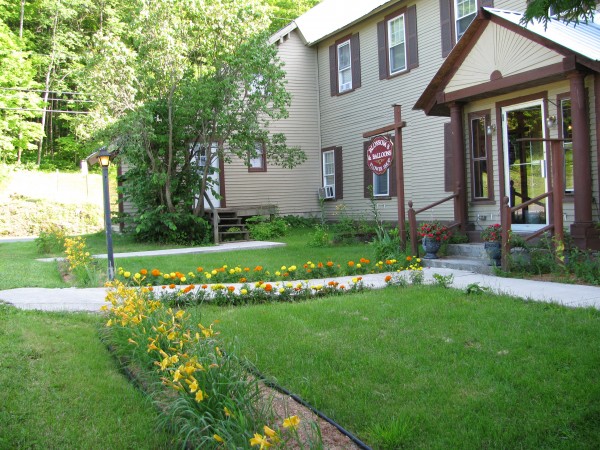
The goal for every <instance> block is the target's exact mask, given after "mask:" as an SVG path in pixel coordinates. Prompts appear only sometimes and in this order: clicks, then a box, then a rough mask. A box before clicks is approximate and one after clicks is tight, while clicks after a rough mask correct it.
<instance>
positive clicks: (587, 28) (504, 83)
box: [413, 8, 600, 116]
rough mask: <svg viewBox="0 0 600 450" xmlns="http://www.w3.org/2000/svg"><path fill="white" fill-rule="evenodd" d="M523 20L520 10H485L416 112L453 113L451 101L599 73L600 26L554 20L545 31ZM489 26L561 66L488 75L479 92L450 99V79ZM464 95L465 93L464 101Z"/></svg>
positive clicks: (427, 92)
mask: <svg viewBox="0 0 600 450" xmlns="http://www.w3.org/2000/svg"><path fill="white" fill-rule="evenodd" d="M522 17H523V15H522V14H521V13H517V12H512V11H504V10H500V9H494V8H482V9H481V10H480V12H479V14H478V15H477V18H476V19H475V20H474V21H473V23H472V24H471V25H470V26H469V28H468V29H467V31H466V32H465V34H464V35H463V37H462V38H461V39H460V40H459V41H458V43H457V44H456V46H455V47H454V48H453V49H452V51H451V52H450V54H449V55H448V57H447V58H446V60H445V61H444V63H443V64H442V65H441V67H440V69H439V70H438V71H437V73H436V74H435V76H434V77H433V79H432V80H431V81H430V83H429V85H428V86H427V87H426V88H425V90H424V92H423V94H422V95H421V96H420V97H419V99H418V100H417V102H416V104H415V105H414V108H413V109H417V110H418V109H421V110H424V111H425V113H426V114H427V115H434V116H448V115H449V114H450V113H449V107H448V103H450V102H451V101H463V102H464V101H469V100H474V99H477V98H487V97H492V96H495V95H499V94H502V93H506V92H510V91H514V90H515V89H519V88H525V87H532V86H539V85H541V84H545V83H548V82H550V81H556V80H558V79H564V78H565V77H566V73H567V72H569V71H571V70H574V69H576V68H577V67H583V68H586V70H591V71H595V72H600V24H597V23H594V22H588V23H584V22H580V23H579V24H577V25H575V24H566V23H564V22H562V21H560V20H557V19H550V20H549V21H548V25H547V27H544V24H543V23H540V22H533V23H529V24H527V25H522V24H521V19H522ZM490 23H494V24H496V25H498V26H499V27H502V28H505V29H507V30H509V31H511V32H513V33H515V34H517V35H520V36H523V37H524V38H525V39H527V40H529V41H533V42H535V43H537V44H540V45H542V46H544V47H546V48H548V49H550V50H551V51H553V52H555V53H556V54H557V55H559V56H561V57H562V64H561V67H560V68H559V69H554V70H553V71H546V73H543V74H538V75H537V76H535V77H531V76H529V77H518V76H514V77H510V76H508V77H505V78H504V79H502V76H501V74H500V75H498V71H492V72H491V73H490V74H489V77H490V78H489V82H486V83H481V82H480V83H479V89H463V90H462V91H461V92H454V93H452V95H446V94H447V92H446V90H447V87H448V85H449V83H450V82H451V80H452V77H453V76H454V75H455V74H456V73H457V72H458V71H459V70H460V69H461V66H462V64H463V63H464V61H465V59H466V58H467V57H468V56H469V54H470V52H471V51H472V50H473V49H474V48H475V46H476V45H477V43H478V41H479V39H480V38H481V36H482V35H483V32H484V30H485V28H486V27H487V26H488V25H489V24H490ZM501 44H502V43H500V45H501ZM490 51H491V50H490ZM494 72H496V73H494ZM461 94H464V96H463V97H462V98H461V97H460V95H461Z"/></svg>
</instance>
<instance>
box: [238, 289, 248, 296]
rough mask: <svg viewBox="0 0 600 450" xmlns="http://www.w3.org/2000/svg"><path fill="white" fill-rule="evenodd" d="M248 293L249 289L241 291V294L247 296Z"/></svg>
mask: <svg viewBox="0 0 600 450" xmlns="http://www.w3.org/2000/svg"><path fill="white" fill-rule="evenodd" d="M247 293H248V289H241V290H240V294H242V295H246V294H247Z"/></svg>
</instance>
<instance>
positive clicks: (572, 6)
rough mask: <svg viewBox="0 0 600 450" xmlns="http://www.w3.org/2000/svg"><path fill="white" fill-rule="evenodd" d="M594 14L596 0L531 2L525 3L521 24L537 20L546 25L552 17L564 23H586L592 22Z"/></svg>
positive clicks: (542, 0)
mask: <svg viewBox="0 0 600 450" xmlns="http://www.w3.org/2000/svg"><path fill="white" fill-rule="evenodd" d="M595 13H596V0H532V1H530V2H527V8H526V9H525V13H524V14H523V19H522V20H521V22H522V23H523V24H527V23H529V22H533V21H534V20H537V21H540V22H543V23H544V24H545V25H548V21H549V20H550V19H551V17H552V18H556V19H558V20H562V21H563V22H566V23H571V22H573V23H575V24H578V23H579V22H580V21H582V22H586V23H587V22H588V21H592V20H593V18H594V14H595Z"/></svg>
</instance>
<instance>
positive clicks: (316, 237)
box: [307, 225, 331, 247]
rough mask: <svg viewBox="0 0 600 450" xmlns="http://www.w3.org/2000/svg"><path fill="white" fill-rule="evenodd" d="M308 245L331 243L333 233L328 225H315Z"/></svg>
mask: <svg viewBox="0 0 600 450" xmlns="http://www.w3.org/2000/svg"><path fill="white" fill-rule="evenodd" d="M314 230H315V231H314V232H313V233H312V235H311V236H310V240H309V241H308V243H307V245H308V246H309V247H328V246H329V245H331V234H330V232H329V227H328V226H327V225H315V227H314Z"/></svg>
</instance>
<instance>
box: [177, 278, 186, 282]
mask: <svg viewBox="0 0 600 450" xmlns="http://www.w3.org/2000/svg"><path fill="white" fill-rule="evenodd" d="M186 279H187V278H185V277H181V278H180V279H179V280H180V281H181V282H182V283H185V281H186Z"/></svg>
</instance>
